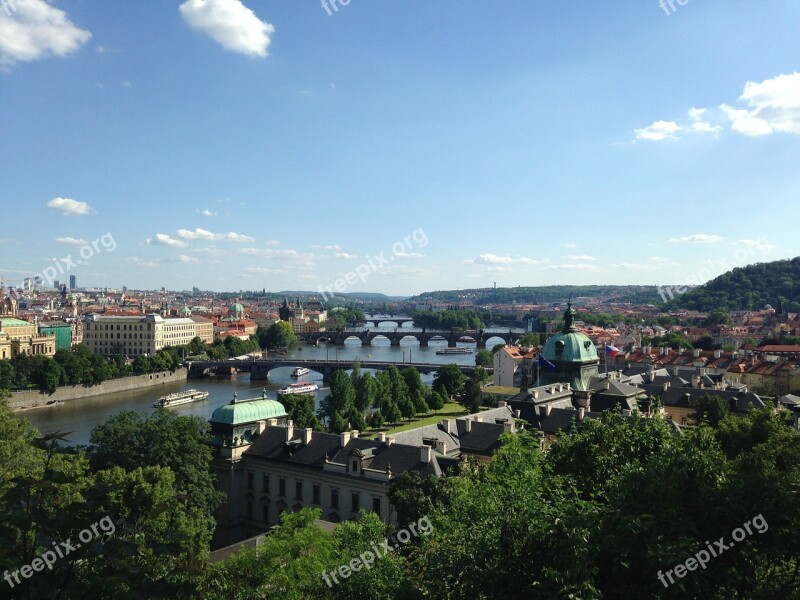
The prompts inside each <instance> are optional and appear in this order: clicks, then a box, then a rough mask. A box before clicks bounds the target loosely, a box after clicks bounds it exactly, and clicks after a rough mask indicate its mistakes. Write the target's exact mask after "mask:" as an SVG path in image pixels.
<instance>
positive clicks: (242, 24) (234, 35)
mask: <svg viewBox="0 0 800 600" xmlns="http://www.w3.org/2000/svg"><path fill="white" fill-rule="evenodd" d="M179 10H180V13H181V16H182V17H183V20H184V21H186V23H188V24H189V26H190V27H191V28H192V29H196V30H198V31H202V32H203V33H206V34H208V35H209V36H211V38H212V39H214V40H215V41H217V42H219V44H220V45H222V47H223V48H225V49H226V50H230V51H231V52H238V53H239V54H246V55H248V56H267V54H268V52H267V50H268V48H269V45H270V42H271V41H272V34H273V33H274V32H275V27H274V26H272V25H271V24H270V23H267V22H266V21H262V20H261V19H259V18H258V17H257V16H256V14H255V13H254V12H253V11H252V10H251V9H249V8H247V7H246V6H245V5H244V4H242V2H241V0H187V1H186V2H184V3H183V4H181V5H180V7H179Z"/></svg>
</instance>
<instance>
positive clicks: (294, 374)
mask: <svg viewBox="0 0 800 600" xmlns="http://www.w3.org/2000/svg"><path fill="white" fill-rule="evenodd" d="M309 373H311V369H306V368H305V367H295V368H294V371H292V377H302V376H303V375H308V374H309Z"/></svg>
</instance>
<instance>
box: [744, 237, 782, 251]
mask: <svg viewBox="0 0 800 600" xmlns="http://www.w3.org/2000/svg"><path fill="white" fill-rule="evenodd" d="M734 244H735V245H737V246H744V247H745V248H748V249H750V250H758V251H759V252H764V253H767V252H772V251H773V250H774V249H775V245H774V244H770V243H769V242H768V241H767V240H763V239H762V240H738V241H736V242H734Z"/></svg>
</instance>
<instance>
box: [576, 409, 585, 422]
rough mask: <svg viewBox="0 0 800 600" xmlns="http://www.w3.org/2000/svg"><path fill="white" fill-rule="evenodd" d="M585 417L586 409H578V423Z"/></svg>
mask: <svg viewBox="0 0 800 600" xmlns="http://www.w3.org/2000/svg"><path fill="white" fill-rule="evenodd" d="M585 416H586V409H585V408H583V407H582V406H580V407H578V422H580V421H583V419H584V417H585Z"/></svg>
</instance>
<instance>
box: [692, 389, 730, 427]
mask: <svg viewBox="0 0 800 600" xmlns="http://www.w3.org/2000/svg"><path fill="white" fill-rule="evenodd" d="M729 412H730V411H729V409H728V403H727V402H726V401H725V399H724V398H720V397H719V396H714V395H712V394H704V395H703V396H701V397H700V398H698V399H697V406H696V407H695V414H694V420H695V422H697V423H707V424H709V425H711V426H712V427H717V426H718V425H719V423H720V421H722V419H724V418H725V417H726V416H727V415H728V413H729Z"/></svg>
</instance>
